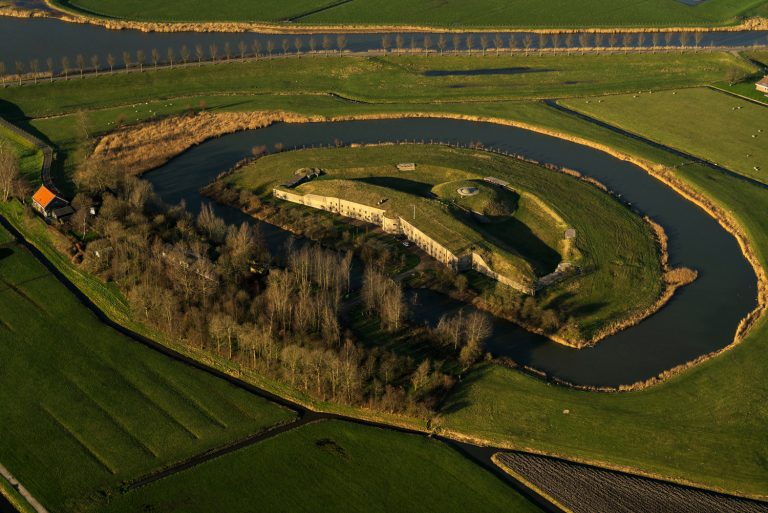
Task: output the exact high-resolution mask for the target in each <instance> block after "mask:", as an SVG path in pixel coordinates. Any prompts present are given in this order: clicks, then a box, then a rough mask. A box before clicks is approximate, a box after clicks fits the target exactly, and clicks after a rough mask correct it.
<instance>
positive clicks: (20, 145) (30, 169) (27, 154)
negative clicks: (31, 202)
mask: <svg viewBox="0 0 768 513" xmlns="http://www.w3.org/2000/svg"><path fill="white" fill-rule="evenodd" d="M0 141H2V142H3V144H5V145H7V146H8V147H10V148H11V149H12V150H13V151H14V152H15V153H16V154H17V155H18V157H19V172H20V173H21V175H22V176H23V177H24V178H26V179H27V180H33V181H37V180H40V168H42V167H43V153H42V152H40V151H38V150H37V148H35V147H34V146H31V145H30V144H28V143H27V141H26V140H24V139H22V138H20V137H19V136H18V135H17V134H16V133H15V132H12V131H10V130H8V129H7V128H5V127H2V126H0Z"/></svg>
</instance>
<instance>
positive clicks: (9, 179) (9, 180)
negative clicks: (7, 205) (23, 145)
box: [0, 144, 19, 201]
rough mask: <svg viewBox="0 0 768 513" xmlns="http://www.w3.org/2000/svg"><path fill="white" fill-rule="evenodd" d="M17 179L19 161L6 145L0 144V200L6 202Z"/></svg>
mask: <svg viewBox="0 0 768 513" xmlns="http://www.w3.org/2000/svg"><path fill="white" fill-rule="evenodd" d="M18 179H19V161H18V158H17V156H16V153H15V152H14V151H13V150H12V149H11V148H10V146H8V145H6V144H0V198H2V200H3V201H8V199H9V198H10V197H11V195H12V194H13V191H14V184H15V183H16V181H17V180H18Z"/></svg>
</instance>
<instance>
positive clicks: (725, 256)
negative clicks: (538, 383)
mask: <svg viewBox="0 0 768 513" xmlns="http://www.w3.org/2000/svg"><path fill="white" fill-rule="evenodd" d="M336 138H338V139H341V140H342V141H344V142H345V143H375V142H380V141H404V140H419V141H420V140H422V139H425V140H434V141H441V142H452V143H460V144H468V143H470V142H473V141H481V142H483V143H484V144H485V146H486V147H488V148H494V149H498V150H502V151H508V152H512V153H516V154H520V155H525V156H527V157H530V158H533V159H536V160H539V161H541V162H548V163H553V164H556V165H560V166H566V167H568V168H571V169H576V170H578V171H580V172H582V173H583V174H585V175H588V176H592V177H594V178H596V179H598V180H600V181H601V182H603V183H604V184H606V185H607V186H608V187H609V188H610V189H612V190H613V191H616V192H617V193H619V194H621V195H622V197H623V198H624V199H625V200H626V201H628V202H630V203H631V204H632V205H633V206H634V207H636V208H637V209H639V210H640V211H641V212H642V213H643V214H646V215H649V216H650V217H652V218H653V219H654V220H655V221H657V222H658V223H660V224H661V225H662V226H663V227H664V228H665V230H666V231H667V234H668V235H669V253H670V263H671V264H672V265H673V266H687V267H690V268H693V269H696V270H698V271H699V278H698V279H697V280H696V281H695V282H694V283H693V284H691V285H689V286H687V287H684V288H683V289H682V290H681V291H679V292H678V293H677V294H675V296H674V297H673V299H672V300H671V301H670V302H669V303H668V304H667V305H666V306H665V307H664V308H663V309H661V310H660V311H659V312H657V313H656V314H654V315H652V316H651V317H649V318H647V319H645V320H644V321H643V322H641V323H640V324H639V325H637V326H634V327H632V328H628V329H626V330H624V331H622V332H620V333H618V334H616V335H613V336H611V337H608V338H606V339H605V340H603V341H602V342H600V343H599V344H598V345H597V346H595V347H593V348H588V349H580V350H575V349H571V348H568V347H565V346H562V345H559V344H556V343H554V342H551V341H549V340H548V339H546V338H545V337H541V336H538V335H534V334H531V333H529V332H527V331H525V330H523V329H521V328H520V327H518V326H517V325H515V324H513V323H511V322H508V321H505V320H502V319H496V320H495V321H494V332H493V336H492V337H491V339H490V340H489V342H488V344H487V348H488V350H489V351H491V352H492V353H493V354H494V355H497V356H507V357H509V358H512V359H513V360H515V361H516V362H518V363H519V364H521V365H526V366H530V367H533V368H535V369H538V370H541V371H543V372H545V373H546V374H548V375H549V376H555V377H558V378H560V379H563V380H566V381H569V382H572V383H575V384H579V385H593V386H619V385H624V384H631V383H634V382H637V381H641V380H645V379H648V378H651V377H653V376H656V375H658V374H659V373H661V372H663V371H665V370H668V369H671V368H673V367H675V366H677V365H680V364H683V363H686V362H688V361H690V360H692V359H694V358H696V357H697V356H700V355H702V354H707V353H710V352H712V351H715V350H717V349H720V348H722V347H724V346H726V345H728V344H729V343H730V342H731V341H732V340H733V336H734V334H735V331H736V328H737V326H738V324H739V321H740V320H741V319H742V318H743V317H744V316H745V315H746V314H747V313H748V312H749V311H751V310H752V309H753V308H754V307H755V305H756V295H757V290H756V289H757V283H756V277H755V274H754V271H753V270H752V268H751V267H750V266H749V264H748V263H747V261H746V260H745V258H744V256H743V255H742V253H741V250H740V248H739V245H738V244H737V242H736V240H735V238H734V237H733V236H731V235H730V234H729V233H728V232H726V231H725V230H724V229H723V228H722V227H721V226H720V225H719V224H718V223H717V221H715V220H714V219H713V218H711V217H710V216H709V215H707V213H706V212H704V211H703V210H702V209H701V208H699V207H698V206H696V205H694V204H693V203H690V202H689V201H687V200H685V199H684V198H682V197H681V196H679V195H678V194H676V193H675V192H674V191H672V190H671V189H670V188H668V187H667V186H665V185H664V184H662V183H661V182H659V181H658V180H656V179H655V178H653V177H651V176H650V175H648V174H647V173H645V172H644V171H643V170H642V169H640V168H639V167H637V166H635V165H633V164H631V163H628V162H624V161H621V160H619V159H617V158H615V157H612V156H610V155H608V154H606V153H602V152H600V151H598V150H595V149H592V148H588V147H585V146H582V145H578V144H575V143H571V142H568V141H564V140H561V139H557V138H554V137H550V136H546V135H542V134H538V133H534V132H531V131H527V130H523V129H519V128H514V127H507V126H501V125H494V124H491V123H476V122H470V121H461V120H444V119H402V120H377V121H350V122H341V123H305V124H276V125H273V126H271V127H269V128H265V129H260V130H253V131H245V132H239V133H235V134H231V135H227V136H223V137H220V138H218V139H213V140H210V141H208V142H206V143H203V144H201V145H199V146H196V147H194V148H192V149H190V150H189V151H187V152H186V153H184V154H182V155H180V156H178V157H177V158H175V159H173V160H172V161H171V162H169V163H168V164H166V165H164V166H162V167H160V168H158V169H156V170H154V171H151V172H149V173H147V174H146V175H145V177H146V179H147V180H149V181H150V182H151V183H152V184H153V185H154V187H155V190H156V191H157V192H158V194H159V195H160V196H161V197H162V198H163V199H164V200H165V201H167V202H170V203H177V202H179V201H182V200H184V201H185V202H186V204H187V207H188V208H189V209H190V210H191V211H192V212H197V211H198V210H199V208H200V205H201V204H202V202H203V201H207V200H205V199H204V198H202V197H201V195H200V188H201V187H202V186H204V185H205V184H207V183H208V182H210V181H211V180H212V179H213V178H214V177H215V176H216V175H217V174H218V173H220V172H221V171H223V170H225V169H228V168H229V167H231V166H232V165H234V164H235V163H236V162H237V161H239V160H240V159H242V158H243V157H245V156H247V155H249V154H250V150H251V148H252V147H253V146H256V145H266V146H268V147H272V146H273V145H274V144H275V143H282V144H284V145H285V147H286V148H294V147H302V146H313V145H328V144H332V143H333V142H334V140H335V139H336ZM214 206H215V209H216V211H217V212H218V213H219V215H221V216H222V217H224V218H225V219H226V220H227V221H228V222H231V223H240V222H243V221H248V222H254V221H253V220H251V219H250V218H249V217H247V216H245V215H244V214H242V213H241V212H239V211H238V210H237V209H233V208H230V207H226V206H222V205H214ZM260 225H261V227H260V228H261V231H262V233H263V234H264V236H265V238H266V240H267V242H268V244H269V246H270V248H271V249H272V250H273V251H279V249H280V248H281V247H282V246H283V245H284V244H285V241H286V240H287V238H288V236H289V235H288V234H287V233H286V232H284V231H282V230H280V229H278V228H275V227H274V226H271V225H268V224H264V223H260ZM417 295H418V303H417V306H416V307H415V308H413V311H414V317H415V319H414V322H416V323H422V322H428V323H435V322H436V321H437V319H439V317H440V315H442V314H443V313H446V312H451V311H455V310H457V309H458V308H469V307H467V306H466V305H463V304H462V303H460V302H457V301H454V300H452V299H450V298H448V297H446V296H443V295H441V294H437V293H434V292H429V291H418V292H417Z"/></svg>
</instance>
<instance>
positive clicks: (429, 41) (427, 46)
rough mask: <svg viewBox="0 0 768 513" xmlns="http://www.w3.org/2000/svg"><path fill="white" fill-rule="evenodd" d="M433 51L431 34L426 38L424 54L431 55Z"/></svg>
mask: <svg viewBox="0 0 768 513" xmlns="http://www.w3.org/2000/svg"><path fill="white" fill-rule="evenodd" d="M431 49H432V38H431V37H430V36H429V34H426V35H425V36H424V52H425V53H429V51H430V50H431Z"/></svg>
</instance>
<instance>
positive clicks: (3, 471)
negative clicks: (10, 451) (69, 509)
mask: <svg viewBox="0 0 768 513" xmlns="http://www.w3.org/2000/svg"><path fill="white" fill-rule="evenodd" d="M0 477H3V478H5V480H6V481H8V483H10V485H11V486H12V487H13V488H14V489H16V491H17V492H19V494H20V495H21V496H22V497H24V500H26V501H27V503H28V504H29V505H30V506H32V508H34V510H35V511H37V513H49V512H48V510H47V509H45V506H43V505H42V504H40V502H39V501H38V500H37V499H35V496H34V495H32V494H31V493H29V490H27V489H26V488H25V487H24V485H23V484H21V483H20V482H19V480H18V479H16V478H15V477H14V476H13V474H11V472H10V471H9V470H8V469H7V468H5V466H4V465H3V464H2V463H0ZM11 504H12V505H13V502H11Z"/></svg>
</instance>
